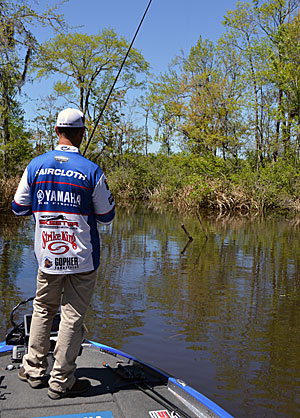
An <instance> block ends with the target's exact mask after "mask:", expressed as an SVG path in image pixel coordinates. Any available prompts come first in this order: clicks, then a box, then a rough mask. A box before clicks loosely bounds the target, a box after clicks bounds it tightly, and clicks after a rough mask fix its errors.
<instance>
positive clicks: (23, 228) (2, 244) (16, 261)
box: [0, 215, 33, 340]
mask: <svg viewBox="0 0 300 418" xmlns="http://www.w3.org/2000/svg"><path fill="white" fill-rule="evenodd" d="M29 231H32V225H31V223H30V221H29V222H28V221H26V220H24V219H22V220H20V219H18V218H16V217H14V216H3V215H2V216H1V219H0V324H1V331H0V339H1V340H2V339H3V338H4V336H5V334H6V330H7V329H9V328H10V326H11V324H10V322H9V316H10V312H11V310H12V309H13V307H14V306H15V305H16V304H17V303H18V302H20V301H21V300H22V291H20V289H18V288H17V287H16V277H17V275H18V273H19V272H20V271H21V270H22V267H23V266H22V261H21V260H22V258H23V253H24V250H25V248H26V247H27V246H29V245H31V246H32V245H33V242H32V234H31V233H30V232H29Z"/></svg>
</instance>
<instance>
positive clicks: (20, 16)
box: [0, 0, 63, 174]
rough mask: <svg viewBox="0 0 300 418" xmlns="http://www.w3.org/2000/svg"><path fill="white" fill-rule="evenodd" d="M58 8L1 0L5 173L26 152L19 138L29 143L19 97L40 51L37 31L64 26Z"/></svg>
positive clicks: (0, 79) (0, 107) (0, 106)
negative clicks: (42, 27)
mask: <svg viewBox="0 0 300 418" xmlns="http://www.w3.org/2000/svg"><path fill="white" fill-rule="evenodd" d="M55 9H56V8H55V7H53V8H50V9H49V8H48V9H47V10H46V11H45V12H44V13H37V12H36V11H35V9H34V8H32V7H31V6H30V5H28V2H26V1H25V0H21V1H18V2H16V1H13V0H1V1H0V115H1V116H0V129H1V137H2V145H1V154H2V164H3V166H2V167H3V170H2V173H3V174H8V173H9V170H10V168H11V167H13V164H14V159H15V158H16V154H17V153H22V150H23V146H21V147H19V146H16V141H18V140H19V142H18V143H20V144H25V143H26V141H27V139H28V138H27V134H26V132H25V126H24V120H23V117H22V110H21V108H20V105H19V103H18V100H17V96H18V94H19V93H20V92H21V89H22V87H23V85H24V83H25V81H26V77H27V75H28V70H29V68H30V65H31V61H32V55H33V53H34V52H37V51H38V42H37V39H36V37H35V36H34V34H33V30H34V27H35V26H40V25H51V26H52V28H54V29H55V28H56V29H58V28H60V27H61V25H62V24H63V19H62V18H61V17H60V16H59V15H57V14H56V13H55ZM27 157H28V155H27ZM24 158H25V155H24Z"/></svg>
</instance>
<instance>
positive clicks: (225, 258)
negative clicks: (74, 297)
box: [91, 212, 300, 416]
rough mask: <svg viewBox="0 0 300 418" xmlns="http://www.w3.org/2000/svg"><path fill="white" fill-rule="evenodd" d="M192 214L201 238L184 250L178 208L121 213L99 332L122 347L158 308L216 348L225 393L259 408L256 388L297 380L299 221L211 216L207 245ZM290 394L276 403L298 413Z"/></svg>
mask: <svg viewBox="0 0 300 418" xmlns="http://www.w3.org/2000/svg"><path fill="white" fill-rule="evenodd" d="M185 222H186V225H187V226H188V230H189V232H190V233H191V235H192V236H193V238H194V241H193V242H192V244H191V245H190V246H189V247H188V248H187V250H186V252H185V253H184V254H181V250H182V248H184V245H185V243H186V236H185V235H184V233H183V232H182V229H181V228H180V225H181V224H180V220H179V219H178V223H177V219H174V218H172V215H171V214H165V215H164V216H161V215H157V214H155V213H148V214H146V213H144V212H143V213H141V214H138V215H135V216H132V215H127V214H126V213H121V214H120V215H119V219H117V220H116V222H115V223H114V226H113V230H112V231H111V232H107V233H104V234H103V236H102V241H103V252H102V264H101V268H100V272H99V283H98V288H97V292H96V297H95V301H94V304H93V314H94V315H96V317H97V321H99V324H100V326H99V328H98V329H97V330H96V331H95V332H94V334H95V336H96V338H97V339H100V340H101V339H102V340H104V342H107V343H113V344H114V345H116V344H117V345H118V346H122V343H123V342H124V341H126V339H127V338H130V337H131V336H133V335H137V334H138V333H139V332H141V333H142V332H143V331H142V327H143V326H144V324H145V316H146V311H147V309H149V307H151V309H156V310H157V312H158V315H161V316H164V317H165V318H166V322H168V323H172V324H173V325H176V326H177V328H178V330H180V338H181V339H182V340H184V344H185V346H186V349H191V350H194V351H197V350H198V351H201V350H209V351H210V354H212V356H213V357H212V359H213V361H214V363H215V365H216V370H217V380H218V385H219V387H220V388H221V390H222V392H224V394H229V393H230V394H231V395H230V396H232V397H234V396H236V402H237V403H241V405H240V407H241V408H243V410H244V411H246V412H247V408H248V406H249V408H250V409H249V411H251V415H252V416H253V411H254V409H253V406H250V405H251V399H254V398H255V397H257V396H258V392H259V393H260V395H259V396H261V397H262V398H266V399H273V398H272V396H273V392H274V393H275V391H278V392H280V393H281V394H282V393H284V392H288V393H292V391H291V390H290V389H291V385H294V383H293V382H295V381H296V382H299V379H298V377H297V376H299V372H300V365H299V364H298V361H297V356H298V352H299V349H300V338H299V337H300V327H299V325H300V324H299V321H300V319H299V318H300V315H299V313H300V312H299V310H300V304H299V273H300V271H299V250H298V246H299V244H298V234H299V232H300V231H299V227H291V225H290V224H289V222H287V221H282V222H280V221H278V220H268V221H265V220H258V219H255V220H253V221H249V220H243V219H241V220H235V221H231V222H229V223H226V224H222V223H215V222H212V221H207V220H206V223H207V224H206V227H207V230H209V231H210V232H209V238H208V240H207V241H205V244H203V243H204V238H203V231H201V228H200V226H199V225H198V224H197V221H196V220H195V221H194V220H185ZM92 316H93V315H91V318H92ZM91 320H92V319H91ZM103 325H104V326H105V328H104V327H103ZM160 331H161V330H158V331H157V332H160ZM168 338H170V335H166V344H167V343H168V341H167V339H168ZM291 382H292V383H291ZM296 385H298V383H297V384H296ZM241 388H244V391H245V396H244V398H243V396H242V397H241V392H240V391H241ZM234 394H236V395H234ZM224 396H227V395H224ZM228 396H229V395H228ZM292 398H293V395H290V396H286V395H279V396H278V397H277V398H276V397H275V398H274V399H277V401H274V402H273V406H272V407H273V408H274V410H275V411H277V412H279V411H280V412H282V411H283V410H285V411H292V413H293V412H295V411H296V410H297V408H299V400H295V399H292ZM245 399H247V401H245ZM243 402H244V404H243V405H242V403H243ZM272 407H271V408H272ZM262 408H263V407H262ZM268 408H269V409H270V406H268ZM260 411H262V409H260ZM249 413H250V412H249ZM245 415H247V413H245Z"/></svg>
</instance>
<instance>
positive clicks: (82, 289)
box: [23, 270, 97, 392]
mask: <svg viewBox="0 0 300 418" xmlns="http://www.w3.org/2000/svg"><path fill="white" fill-rule="evenodd" d="M96 276H97V271H96V270H95V271H92V272H87V273H77V274H68V275H66V274H47V273H43V272H42V271H41V270H39V271H38V275H37V290H36V297H35V299H34V302H33V308H34V309H33V315H32V321H31V327H30V337H29V344H28V354H26V355H25V356H24V357H23V366H24V369H25V372H26V373H28V374H29V376H31V377H41V376H44V375H45V373H46V370H47V354H48V351H49V348H50V331H51V326H52V320H53V318H54V316H55V314H56V313H57V311H58V309H59V306H60V305H61V322H60V327H59V333H58V338H57V342H56V346H55V350H54V359H55V361H54V365H53V368H52V372H51V378H50V380H49V386H50V387H51V389H53V390H56V391H62V392H64V391H65V390H66V389H69V388H71V387H72V386H73V384H74V383H75V377H74V371H75V369H76V363H75V361H76V358H77V356H78V354H79V350H80V346H81V342H82V338H83V321H84V316H85V313H86V311H87V308H88V306H89V303H90V301H91V299H92V295H93V291H94V287H95V282H96ZM62 292H63V294H62Z"/></svg>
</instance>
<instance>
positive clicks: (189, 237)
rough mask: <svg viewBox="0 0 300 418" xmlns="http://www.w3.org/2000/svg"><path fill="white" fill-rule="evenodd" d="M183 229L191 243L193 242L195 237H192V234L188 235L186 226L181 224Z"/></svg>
mask: <svg viewBox="0 0 300 418" xmlns="http://www.w3.org/2000/svg"><path fill="white" fill-rule="evenodd" d="M181 228H182V229H183V230H184V232H185V233H186V235H187V237H188V239H189V240H190V241H193V237H191V236H190V234H189V233H188V231H187V229H186V227H185V226H184V224H181Z"/></svg>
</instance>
